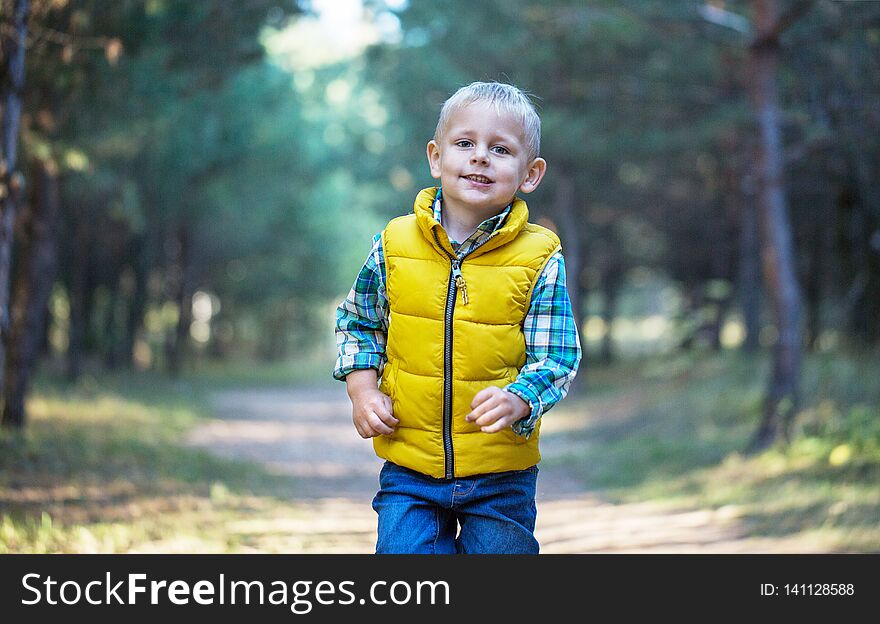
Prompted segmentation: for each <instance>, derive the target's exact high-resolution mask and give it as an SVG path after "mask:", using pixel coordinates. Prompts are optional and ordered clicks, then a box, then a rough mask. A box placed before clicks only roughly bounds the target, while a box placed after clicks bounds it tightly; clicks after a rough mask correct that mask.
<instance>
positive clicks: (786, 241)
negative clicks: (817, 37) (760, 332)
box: [748, 0, 801, 451]
mask: <svg viewBox="0 0 880 624" xmlns="http://www.w3.org/2000/svg"><path fill="white" fill-rule="evenodd" d="M752 6H753V8H754V18H753V19H754V26H755V33H756V39H755V41H754V43H753V44H752V45H751V48H750V57H749V58H750V63H751V67H750V69H751V73H750V77H749V90H750V95H751V100H752V106H753V108H754V114H755V117H756V121H757V125H758V130H759V141H758V159H757V163H756V165H757V174H758V176H757V177H758V223H759V226H760V230H761V235H762V240H761V244H762V260H763V271H764V282H765V284H766V287H767V294H768V296H769V297H770V300H771V302H772V307H773V316H774V320H775V322H776V328H777V331H778V334H779V337H778V340H777V343H776V345H775V347H774V349H773V372H772V377H771V380H770V386H769V389H768V392H767V396H766V398H765V403H764V409H763V415H762V420H761V423H760V425H759V427H758V430H757V431H756V433H755V435H754V437H753V439H752V440H751V442H750V444H749V449H748V450H749V451H758V450H761V449H764V448H766V447H768V446H770V445H772V444H773V443H775V442H776V441H778V440H786V439H787V435H788V428H789V425H790V423H791V420H792V418H793V417H794V414H795V413H796V412H797V407H798V398H799V397H798V380H799V376H800V365H801V299H800V287H799V285H798V280H797V274H796V272H795V263H794V251H793V242H792V233H791V226H790V224H789V219H788V206H787V201H786V197H785V189H784V185H783V175H784V172H783V154H782V145H781V137H780V129H779V109H778V103H777V93H776V76H777V69H778V64H779V40H778V37H779V32H780V16H779V15H778V8H777V5H776V1H775V0H753V2H752Z"/></svg>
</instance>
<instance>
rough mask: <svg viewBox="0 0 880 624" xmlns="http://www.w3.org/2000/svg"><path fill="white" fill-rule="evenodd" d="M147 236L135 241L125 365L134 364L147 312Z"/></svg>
mask: <svg viewBox="0 0 880 624" xmlns="http://www.w3.org/2000/svg"><path fill="white" fill-rule="evenodd" d="M146 237H147V235H146V234H144V235H141V236H138V237H136V238H135V239H134V250H133V252H132V257H133V259H134V260H133V263H132V270H133V272H134V290H133V292H132V294H131V300H130V301H129V305H128V314H127V317H126V319H125V331H124V332H123V336H122V346H121V354H122V355H123V356H124V358H125V359H124V360H123V365H125V366H132V365H133V364H134V359H133V358H134V343H135V340H136V339H137V336H138V333H140V331H141V328H142V327H143V325H144V315H145V314H146V311H147V276H148V274H149V270H150V269H149V267H150V262H149V257H148V253H149V252H148V249H149V247H148V246H147V244H146V242H145V241H146Z"/></svg>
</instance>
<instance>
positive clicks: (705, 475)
mask: <svg viewBox="0 0 880 624" xmlns="http://www.w3.org/2000/svg"><path fill="white" fill-rule="evenodd" d="M767 367H768V362H766V361H764V360H763V359H755V358H749V357H744V356H740V355H735V354H724V355H720V356H709V357H706V356H700V357H699V358H698V359H693V358H692V357H691V356H687V355H681V356H677V357H673V358H665V359H662V360H657V361H649V362H642V363H633V364H624V365H620V366H617V367H614V368H610V369H605V370H596V371H589V372H588V373H587V375H588V376H589V379H588V382H587V388H586V389H585V392H582V393H581V398H576V399H575V400H573V401H572V404H571V405H568V406H565V407H562V406H561V407H560V409H562V410H569V411H575V412H578V411H580V412H584V413H585V414H586V415H587V418H588V421H587V425H586V426H585V427H583V428H582V429H580V430H579V431H578V432H577V433H576V434H575V435H576V436H577V437H578V438H579V439H580V440H581V441H582V442H583V444H582V445H581V446H580V447H578V446H575V447H573V448H575V449H577V450H574V451H570V452H569V453H568V454H567V455H565V456H563V457H561V458H559V459H556V460H555V461H556V462H557V463H559V464H563V465H566V466H567V467H569V468H570V469H571V470H572V472H574V473H575V474H576V475H578V477H579V478H580V479H581V480H582V482H583V483H584V484H585V485H586V486H587V487H589V488H592V489H596V490H601V491H602V492H603V494H604V495H605V496H607V497H608V498H610V499H611V500H613V501H619V502H622V501H642V500H662V501H668V502H671V503H675V504H677V505H681V506H685V507H693V508H712V509H719V508H722V507H724V508H726V509H725V511H727V512H728V513H732V514H734V515H736V516H737V517H738V518H739V519H740V520H741V521H742V523H743V525H744V527H745V530H746V531H747V532H748V533H749V534H750V535H753V536H765V537H789V536H794V535H802V536H805V537H809V538H811V539H812V540H813V541H814V542H816V543H821V544H823V545H824V547H826V548H828V549H829V550H832V551H837V552H880V488H878V487H877V484H878V483H880V358H877V357H876V356H858V357H855V356H850V357H843V356H840V355H829V354H823V355H817V356H811V357H809V358H808V359H807V361H806V362H805V366H804V373H803V383H802V387H803V394H804V397H803V401H802V409H801V411H800V412H799V414H798V416H797V418H796V420H795V422H794V426H793V431H792V436H791V440H790V443H789V444H787V445H777V446H776V447H774V448H771V449H769V450H767V451H765V452H763V453H760V454H755V455H746V454H744V453H743V449H745V448H746V447H747V444H748V441H749V439H750V436H751V434H752V433H753V431H754V430H755V428H756V425H757V423H758V419H759V414H760V410H761V402H762V397H763V393H764V385H763V380H764V379H765V376H766V370H767Z"/></svg>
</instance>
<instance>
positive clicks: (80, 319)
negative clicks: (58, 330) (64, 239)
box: [67, 204, 92, 381]
mask: <svg viewBox="0 0 880 624" xmlns="http://www.w3.org/2000/svg"><path fill="white" fill-rule="evenodd" d="M75 212H76V218H75V220H74V223H75V225H74V233H73V244H72V250H71V251H72V253H71V254H70V255H71V257H70V291H69V297H70V330H69V336H68V345H67V378H68V379H69V380H70V381H76V380H77V379H78V378H79V376H80V375H81V374H82V365H83V356H84V351H85V341H86V332H87V331H88V324H89V316H90V315H89V309H90V306H89V290H90V289H89V273H90V271H89V264H90V258H89V256H90V253H89V248H90V243H91V239H92V233H91V226H90V223H89V216H90V215H89V212H90V211H89V210H88V207H87V206H85V205H84V204H78V205H77V207H76V210H75Z"/></svg>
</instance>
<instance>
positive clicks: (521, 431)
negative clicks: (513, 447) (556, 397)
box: [504, 382, 544, 438]
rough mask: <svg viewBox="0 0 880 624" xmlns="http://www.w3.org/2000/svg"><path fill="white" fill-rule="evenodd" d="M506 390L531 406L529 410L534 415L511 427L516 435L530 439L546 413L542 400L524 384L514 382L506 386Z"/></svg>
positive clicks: (520, 420)
mask: <svg viewBox="0 0 880 624" xmlns="http://www.w3.org/2000/svg"><path fill="white" fill-rule="evenodd" d="M504 390H506V391H507V392H510V393H511V394H515V395H516V396H518V397H519V398H521V399H522V400H523V401H525V402H526V403H528V404H529V408H530V409H531V410H532V413H531V414H530V415H529V416H526V417H525V418H521V419H519V420H518V421H516V422H515V423H513V424H512V425H511V429H513V432H514V433H516V434H517V435H521V436H525V437H526V438H529V437H530V436H531V435H532V432H533V431H534V430H535V425H536V424H537V422H538V419H539V418H540V417H541V414H542V413H543V411H544V409H543V407H544V406H543V404H542V403H541V398H540V397H539V396H538V393H537V392H535V391H534V390H532V389H531V388H530V387H529V386H527V385H525V384H523V383H517V382H513V383H511V384H508V385H507V386H505V388H504Z"/></svg>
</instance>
